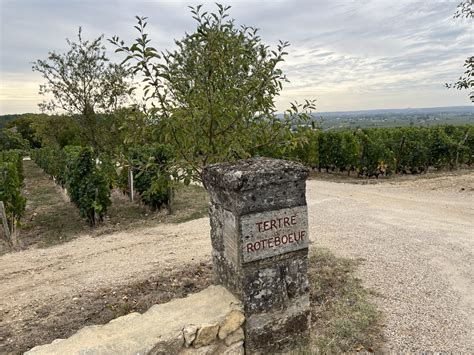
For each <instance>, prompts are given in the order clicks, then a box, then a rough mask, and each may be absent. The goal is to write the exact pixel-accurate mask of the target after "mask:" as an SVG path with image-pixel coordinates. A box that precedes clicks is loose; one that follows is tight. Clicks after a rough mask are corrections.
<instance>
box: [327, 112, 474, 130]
mask: <svg viewBox="0 0 474 355" xmlns="http://www.w3.org/2000/svg"><path fill="white" fill-rule="evenodd" d="M318 121H319V122H320V124H321V127H322V128H323V129H345V128H349V129H354V128H375V127H379V128H392V127H410V126H436V125H444V124H450V125H466V124H474V114H456V113H451V114H430V115H416V114H415V115H401V114H398V115H397V114H387V115H374V116H362V117H351V116H349V117H326V118H325V117H324V116H322V118H320V119H319V120H318Z"/></svg>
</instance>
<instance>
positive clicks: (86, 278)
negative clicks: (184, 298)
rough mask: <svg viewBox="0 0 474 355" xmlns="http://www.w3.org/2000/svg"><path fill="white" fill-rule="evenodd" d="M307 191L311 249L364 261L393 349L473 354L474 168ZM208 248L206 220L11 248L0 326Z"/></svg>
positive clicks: (315, 184) (1, 276) (186, 260)
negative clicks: (324, 249) (19, 249)
mask: <svg viewBox="0 0 474 355" xmlns="http://www.w3.org/2000/svg"><path fill="white" fill-rule="evenodd" d="M307 191H308V193H307V198H308V206H309V222H310V230H311V238H312V241H313V243H312V247H315V246H324V247H328V248H329V249H331V250H332V251H333V252H334V253H336V254H337V255H340V256H348V257H352V258H363V259H365V262H364V263H363V265H362V266H361V268H360V276H361V278H362V279H363V280H364V282H365V284H366V285H367V286H369V287H371V288H373V289H374V290H375V291H376V292H378V293H379V295H380V296H379V297H376V298H375V301H376V302H377V304H378V306H379V307H380V309H381V310H382V311H383V312H384V313H385V315H386V321H385V323H386V331H385V332H386V337H387V344H386V347H387V350H396V351H421V350H424V351H429V350H431V351H448V352H451V351H454V352H465V353H472V352H474V346H473V340H472V330H473V328H472V326H473V312H472V310H473V306H474V299H473V296H472V295H473V294H474V288H473V281H472V280H473V279H474V277H473V276H474V275H473V269H472V260H473V255H472V254H473V250H474V248H473V247H474V234H473V230H474V173H470V174H468V173H466V174H462V175H458V176H444V177H439V178H435V179H429V180H427V179H416V180H413V181H404V182H401V183H394V182H393V181H392V182H385V183H381V184H376V185H353V184H347V183H333V182H325V181H315V180H312V181H309V182H308V189H307ZM210 252H211V247H210V241H209V222H208V219H207V218H201V219H198V220H193V221H190V222H186V223H182V224H177V225H175V224H162V225H158V226H156V227H153V228H146V229H142V230H140V231H138V232H135V233H130V232H120V233H115V234H109V235H102V236H100V237H91V236H88V235H84V236H82V237H79V238H77V239H75V240H73V241H71V242H68V243H66V244H62V245H57V246H53V247H51V248H48V249H32V250H26V251H22V252H17V253H12V254H7V255H3V256H1V257H0V283H1V288H0V328H1V327H5V328H9V329H12V330H15V329H19V328H18V327H21V326H22V325H21V321H22V319H25V318H29V317H30V316H31V315H32V314H35V311H36V310H38V309H39V308H41V307H42V306H44V305H45V304H49V305H54V304H58V305H59V304H61V303H62V302H64V301H65V300H72V299H74V298H75V297H78V296H80V295H81V294H83V293H90V292H94V290H100V289H103V288H104V287H114V286H120V285H128V284H130V283H132V282H138V281H140V280H146V279H148V278H150V277H151V276H152V275H159V274H161V273H164V272H166V271H169V270H173V269H179V268H180V267H182V266H183V265H186V264H190V263H196V264H197V263H201V262H204V261H209V260H210ZM0 337H1V334H0ZM4 341H7V340H6V339H0V344H1V343H2V342H4Z"/></svg>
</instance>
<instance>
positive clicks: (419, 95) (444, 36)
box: [0, 0, 474, 114]
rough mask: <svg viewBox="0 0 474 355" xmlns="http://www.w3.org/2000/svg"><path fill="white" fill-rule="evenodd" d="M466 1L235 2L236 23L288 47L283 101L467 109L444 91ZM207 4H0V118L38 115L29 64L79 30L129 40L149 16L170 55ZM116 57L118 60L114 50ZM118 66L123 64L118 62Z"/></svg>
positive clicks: (462, 55) (57, 0) (461, 46)
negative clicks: (193, 10) (139, 20)
mask: <svg viewBox="0 0 474 355" xmlns="http://www.w3.org/2000/svg"><path fill="white" fill-rule="evenodd" d="M459 1H460V0H454V1H451V0H444V1H438V0H426V1H419V0H416V1H415V0H304V1H303V0H301V1H299V0H267V1H257V0H253V1H250V0H234V1H230V0H229V1H222V2H221V3H222V4H228V5H232V9H231V16H232V17H234V18H235V19H236V22H237V23H238V24H245V25H251V26H255V27H259V28H260V31H261V32H260V33H261V37H262V39H263V41H264V42H265V43H267V44H269V45H275V44H276V43H277V42H278V40H279V39H281V40H287V41H289V42H290V43H291V47H290V48H289V56H288V57H287V60H286V62H285V63H284V64H283V65H282V69H283V70H284V72H285V73H286V74H287V76H288V78H289V80H290V83H289V84H286V86H285V87H284V90H283V91H282V93H281V95H280V97H279V98H278V99H277V108H278V110H280V111H283V110H284V109H285V108H286V107H288V103H289V102H290V101H294V100H300V101H301V100H303V99H305V98H315V99H317V107H318V110H319V111H344V110H359V109H379V108H406V107H438V106H455V105H469V103H470V101H469V99H468V94H467V92H465V91H464V92H463V91H461V92H460V91H457V90H447V89H446V88H444V86H443V83H445V82H452V81H453V80H455V79H456V78H457V77H459V75H460V74H461V73H462V72H463V67H462V65H463V63H464V60H465V59H466V57H468V56H470V55H473V54H474V53H473V50H474V39H473V27H472V23H473V21H472V20H467V19H453V17H452V16H453V14H454V12H455V11H456V6H457V4H458V3H459ZM199 3H204V4H205V5H204V7H205V8H206V9H208V10H214V9H215V6H214V5H213V2H208V1H197V2H196V1H192V0H188V1H171V0H169V1H163V0H147V1H142V0H137V1H132V0H115V1H113V0H102V1H99V0H95V1H90V0H62V1H61V0H0V36H1V43H0V114H6V113H23V112H38V111H39V110H38V107H37V104H38V103H39V102H40V101H41V100H42V98H41V97H40V96H39V95H38V87H39V84H40V83H41V82H42V78H41V76H40V74H38V73H36V72H32V70H31V62H32V61H34V60H36V59H42V58H45V57H46V56H47V53H48V51H52V50H55V51H57V52H61V51H65V50H66V49H67V44H66V41H65V39H66V38H70V39H74V38H75V37H76V35H77V30H78V27H79V26H82V28H83V33H84V37H86V38H93V37H97V36H98V35H100V34H104V35H105V37H106V38H110V37H112V36H113V35H118V36H119V37H121V38H123V39H125V40H126V41H127V42H130V41H131V40H132V39H133V38H134V37H133V36H134V35H135V33H134V29H133V26H134V25H135V19H134V16H135V15H139V16H147V17H148V18H149V20H148V22H149V24H148V26H149V27H147V28H148V29H149V32H150V35H151V38H152V40H153V44H154V46H155V47H156V48H158V49H169V48H172V46H173V39H174V38H181V37H182V36H183V35H184V32H185V31H187V32H192V31H193V30H194V28H195V25H194V20H192V18H191V15H190V13H189V9H188V8H187V6H188V5H196V4H199ZM108 48H109V49H110V55H111V56H113V54H112V52H113V48H112V47H111V46H108ZM114 58H117V59H119V58H118V57H114Z"/></svg>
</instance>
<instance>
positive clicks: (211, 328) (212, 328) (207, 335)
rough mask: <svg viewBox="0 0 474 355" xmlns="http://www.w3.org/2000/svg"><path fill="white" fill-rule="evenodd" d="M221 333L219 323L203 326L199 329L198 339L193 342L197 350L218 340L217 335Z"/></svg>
mask: <svg viewBox="0 0 474 355" xmlns="http://www.w3.org/2000/svg"><path fill="white" fill-rule="evenodd" d="M218 332H219V323H214V324H203V325H201V328H199V330H198V332H197V335H196V339H195V340H194V342H193V346H194V347H195V348H199V347H201V346H205V345H209V344H211V343H212V342H213V341H214V340H216V337H217V333H218Z"/></svg>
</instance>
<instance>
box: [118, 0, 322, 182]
mask: <svg viewBox="0 0 474 355" xmlns="http://www.w3.org/2000/svg"><path fill="white" fill-rule="evenodd" d="M190 8H191V14H192V16H193V18H194V20H195V21H196V30H195V32H194V33H191V34H185V36H184V38H182V39H181V40H176V41H175V44H176V47H177V49H175V50H173V51H161V52H159V51H158V50H157V49H155V48H154V47H152V46H151V45H150V42H151V40H150V38H149V35H148V34H147V33H146V32H145V28H146V26H147V22H146V20H147V19H146V18H143V17H137V20H138V25H137V26H135V28H136V29H137V31H138V32H139V37H138V38H137V39H136V41H135V42H134V43H133V44H131V45H130V46H128V45H125V43H124V42H123V41H121V40H120V39H119V38H118V37H113V38H112V39H111V40H110V41H111V42H112V43H113V44H115V45H116V46H117V50H116V51H117V52H124V53H125V54H126V58H125V60H124V63H127V64H130V63H131V64H132V65H131V69H132V70H133V72H134V73H135V74H139V75H141V76H142V78H143V82H144V87H143V90H144V99H145V102H147V103H148V109H147V113H148V115H150V116H151V117H153V119H154V121H155V122H157V123H158V127H159V131H160V132H159V134H160V138H161V139H163V140H164V141H165V142H169V143H171V144H172V145H173V147H174V148H175V152H176V158H177V161H176V165H177V166H180V170H179V171H180V172H181V173H183V172H184V173H187V174H188V175H190V176H192V177H193V178H195V179H197V180H201V179H200V174H201V171H202V167H203V166H205V165H206V164H210V163H215V162H220V161H227V160H233V159H238V158H245V157H249V156H251V155H255V154H259V153H260V152H261V151H262V150H265V151H266V152H267V151H268V149H269V148H270V147H272V148H274V149H281V148H282V147H284V146H285V145H288V144H290V143H292V142H293V139H292V137H291V136H289V135H288V132H289V131H290V129H291V126H292V124H293V123H294V121H295V120H297V119H304V118H308V115H305V114H301V113H300V110H302V111H303V113H304V112H306V111H309V110H311V109H314V102H313V101H306V102H305V103H304V104H303V105H298V104H293V105H292V107H291V109H290V110H289V111H288V112H287V114H286V115H285V116H284V118H278V117H277V116H276V114H275V113H276V108H275V97H276V96H277V95H279V93H280V91H281V90H282V87H283V83H284V82H286V81H287V79H286V76H285V75H284V73H283V72H282V70H281V69H280V68H279V65H280V64H281V63H282V62H283V61H284V58H285V56H286V55H287V54H288V53H287V52H286V49H287V47H288V46H289V44H288V42H282V41H280V42H279V44H278V45H277V46H276V48H273V49H272V48H270V46H268V45H265V44H264V43H262V40H261V38H260V36H259V34H258V29H256V28H254V27H248V26H242V27H237V26H236V24H235V20H233V19H230V17H229V9H230V6H222V5H220V4H217V11H216V12H215V13H212V12H211V13H210V12H207V11H203V10H202V7H201V6H197V7H195V8H194V7H190Z"/></svg>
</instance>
